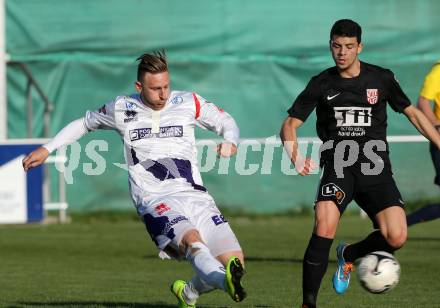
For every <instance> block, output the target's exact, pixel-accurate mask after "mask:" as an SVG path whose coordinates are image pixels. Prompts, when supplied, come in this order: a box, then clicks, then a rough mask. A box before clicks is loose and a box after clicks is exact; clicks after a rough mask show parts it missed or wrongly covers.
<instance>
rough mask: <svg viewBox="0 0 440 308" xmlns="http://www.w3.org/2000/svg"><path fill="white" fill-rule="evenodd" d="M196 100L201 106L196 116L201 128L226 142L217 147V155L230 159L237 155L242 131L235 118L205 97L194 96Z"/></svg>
mask: <svg viewBox="0 0 440 308" xmlns="http://www.w3.org/2000/svg"><path fill="white" fill-rule="evenodd" d="M193 95H194V99H195V100H196V101H197V102H198V104H199V106H200V112H199V114H198V115H197V116H196V119H197V123H198V125H199V126H201V127H204V128H207V129H209V130H211V131H213V132H215V133H216V134H217V135H220V136H222V137H223V138H224V139H225V141H223V142H222V143H220V144H219V145H218V146H217V153H218V155H219V156H221V157H229V156H232V155H235V154H236V153H237V144H238V140H239V137H240V129H239V128H238V125H237V123H236V122H235V120H234V118H233V117H232V116H231V115H230V114H229V113H227V112H226V111H224V110H223V109H221V108H218V107H217V106H216V105H214V104H213V103H210V102H207V101H206V100H205V99H204V98H203V97H201V96H199V95H197V94H193Z"/></svg>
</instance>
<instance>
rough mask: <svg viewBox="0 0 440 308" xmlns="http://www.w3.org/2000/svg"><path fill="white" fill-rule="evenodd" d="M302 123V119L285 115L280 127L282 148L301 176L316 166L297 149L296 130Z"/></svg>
mask: <svg viewBox="0 0 440 308" xmlns="http://www.w3.org/2000/svg"><path fill="white" fill-rule="evenodd" d="M302 124H303V121H301V120H300V119H297V118H293V117H290V116H289V117H287V118H286V120H284V123H283V125H282V127H281V132H280V137H281V141H282V142H283V145H284V149H285V150H286V152H287V155H288V156H289V158H290V160H291V162H292V163H293V164H294V165H295V168H296V170H297V171H298V173H299V174H300V175H302V176H304V175H308V174H310V172H311V171H312V170H313V169H315V168H317V167H318V166H317V164H316V163H315V162H314V161H313V160H312V159H311V158H310V157H309V158H305V157H304V156H302V155H301V153H300V152H299V151H298V140H297V137H296V130H297V129H298V127H300V126H301V125H302Z"/></svg>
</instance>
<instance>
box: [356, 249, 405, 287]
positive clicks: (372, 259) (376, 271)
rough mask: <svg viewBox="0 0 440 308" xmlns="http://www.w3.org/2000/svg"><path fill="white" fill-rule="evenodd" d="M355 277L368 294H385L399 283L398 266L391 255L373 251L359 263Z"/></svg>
mask: <svg viewBox="0 0 440 308" xmlns="http://www.w3.org/2000/svg"><path fill="white" fill-rule="evenodd" d="M357 277H358V280H359V282H360V284H361V285H362V287H364V289H365V290H367V291H368V292H371V293H375V294H378V293H385V292H388V291H389V290H391V289H392V288H394V287H395V286H396V285H397V283H398V282H399V277H400V265H399V262H397V260H396V258H394V256H393V255H392V254H390V253H388V252H385V251H375V252H372V253H369V254H368V255H366V256H365V257H363V258H362V259H361V260H360V261H359V263H358V265H357Z"/></svg>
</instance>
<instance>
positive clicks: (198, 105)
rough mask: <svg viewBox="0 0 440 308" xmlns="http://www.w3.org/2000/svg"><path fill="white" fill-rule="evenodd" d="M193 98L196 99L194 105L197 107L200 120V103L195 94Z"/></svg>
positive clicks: (197, 116)
mask: <svg viewBox="0 0 440 308" xmlns="http://www.w3.org/2000/svg"><path fill="white" fill-rule="evenodd" d="M193 97H194V104H195V105H196V119H198V118H199V116H200V101H199V99H198V98H197V95H196V94H195V93H193Z"/></svg>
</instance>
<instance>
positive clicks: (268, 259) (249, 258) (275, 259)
mask: <svg viewBox="0 0 440 308" xmlns="http://www.w3.org/2000/svg"><path fill="white" fill-rule="evenodd" d="M245 261H246V262H280V263H282V262H285V263H301V264H302V262H303V259H302V258H301V259H295V258H280V257H254V256H245ZM333 262H334V261H332V260H330V261H329V263H333Z"/></svg>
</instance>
